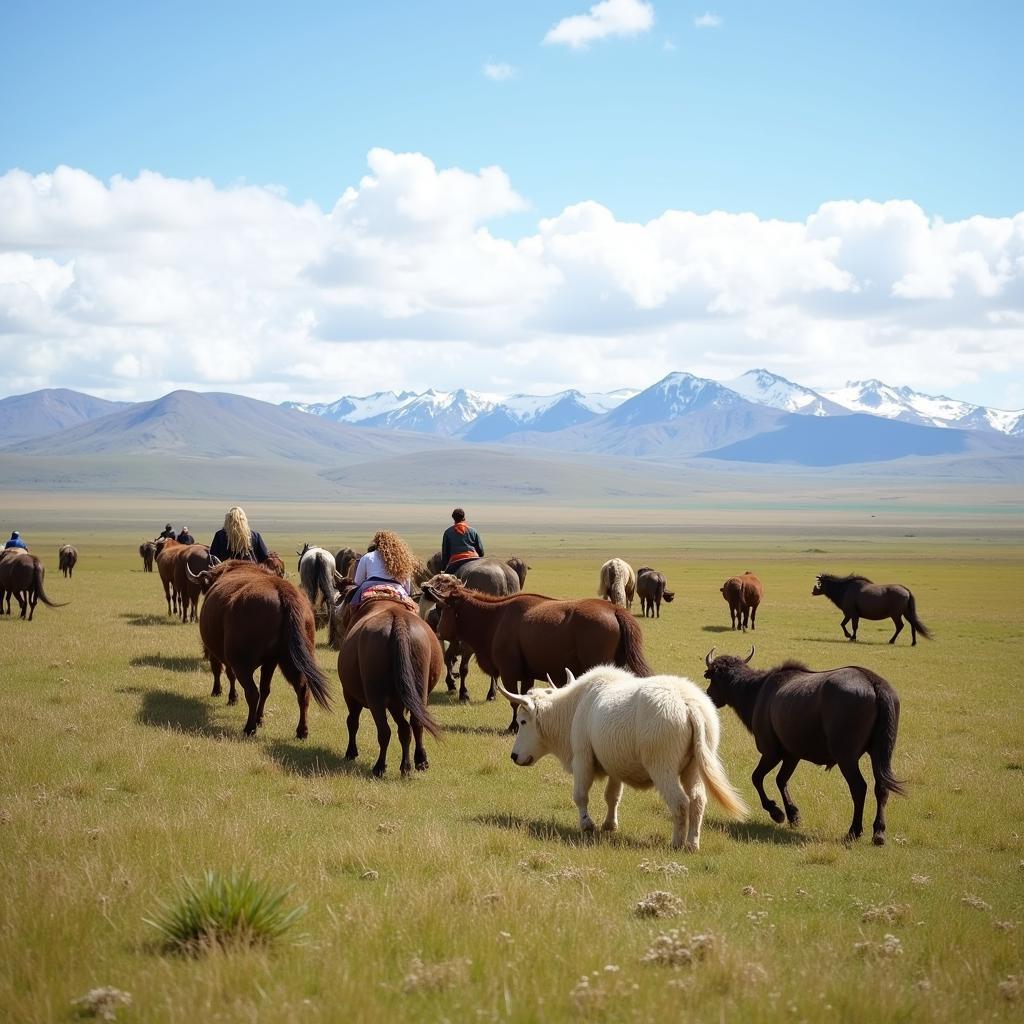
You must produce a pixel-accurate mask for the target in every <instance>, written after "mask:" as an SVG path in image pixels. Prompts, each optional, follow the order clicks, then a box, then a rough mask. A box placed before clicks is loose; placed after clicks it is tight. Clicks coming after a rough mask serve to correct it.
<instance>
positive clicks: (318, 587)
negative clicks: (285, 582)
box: [296, 543, 336, 622]
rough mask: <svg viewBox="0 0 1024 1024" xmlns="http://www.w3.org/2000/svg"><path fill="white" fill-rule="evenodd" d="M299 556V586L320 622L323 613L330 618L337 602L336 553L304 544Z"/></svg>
mask: <svg viewBox="0 0 1024 1024" xmlns="http://www.w3.org/2000/svg"><path fill="white" fill-rule="evenodd" d="M296 554H298V556H299V586H301V587H302V590H303V592H304V593H305V595H306V597H308V598H309V603H310V604H311V605H312V606H313V612H314V613H315V614H316V616H317V621H318V622H319V620H320V618H321V614H322V615H323V616H324V617H325V619H329V618H330V616H331V614H332V610H333V608H334V603H335V597H336V592H335V587H334V571H335V569H334V555H332V554H331V553H330V551H328V550H327V549H326V548H319V547H311V546H310V545H309V544H308V543H306V544H303V545H302V550H301V551H298V552H296Z"/></svg>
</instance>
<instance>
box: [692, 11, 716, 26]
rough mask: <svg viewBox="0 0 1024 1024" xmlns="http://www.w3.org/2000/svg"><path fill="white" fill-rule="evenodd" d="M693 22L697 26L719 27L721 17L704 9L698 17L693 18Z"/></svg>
mask: <svg viewBox="0 0 1024 1024" xmlns="http://www.w3.org/2000/svg"><path fill="white" fill-rule="evenodd" d="M693 23H694V25H695V26H696V27H697V28H721V27H722V18H721V15H718V14H712V13H711V11H705V12H704V13H703V14H702V15H700V17H698V18H694V19H693Z"/></svg>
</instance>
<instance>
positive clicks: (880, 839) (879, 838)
mask: <svg viewBox="0 0 1024 1024" xmlns="http://www.w3.org/2000/svg"><path fill="white" fill-rule="evenodd" d="M880 769H881V766H880V765H879V764H878V763H877V762H876V760H875V755H874V753H872V755H871V771H872V773H873V774H874V776H875V802H876V803H877V805H878V806H877V809H876V810H875V820H874V822H873V823H872V825H871V842H872V843H874V844H875V846H885V805H886V804H887V803H888V802H889V788H888V787H887V786H886V785H885V783H884V782H882V777H881V770H880Z"/></svg>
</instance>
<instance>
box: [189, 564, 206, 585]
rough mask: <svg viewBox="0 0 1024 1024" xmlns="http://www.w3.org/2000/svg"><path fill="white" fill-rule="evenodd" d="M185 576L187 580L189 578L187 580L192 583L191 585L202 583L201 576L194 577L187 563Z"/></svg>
mask: <svg viewBox="0 0 1024 1024" xmlns="http://www.w3.org/2000/svg"><path fill="white" fill-rule="evenodd" d="M185 575H186V576H188V578H189V579H190V580H191V581H192V582H193V583H202V582H203V578H202V576H201V575H200V576H197V575H196V574H195V573H194V572H193V571H192V569H191V567H190V566H189V565H188V563H187V562H186V563H185Z"/></svg>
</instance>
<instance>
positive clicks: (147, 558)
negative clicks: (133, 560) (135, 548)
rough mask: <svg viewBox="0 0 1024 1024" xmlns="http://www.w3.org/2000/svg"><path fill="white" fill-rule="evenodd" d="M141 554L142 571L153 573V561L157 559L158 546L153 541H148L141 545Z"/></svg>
mask: <svg viewBox="0 0 1024 1024" xmlns="http://www.w3.org/2000/svg"><path fill="white" fill-rule="evenodd" d="M139 554H140V555H141V556H142V571H143V572H152V571H153V560H154V559H155V558H156V545H155V544H154V543H153V542H152V541H151V540H147V541H146V542H145V543H144V544H140V545H139Z"/></svg>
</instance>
